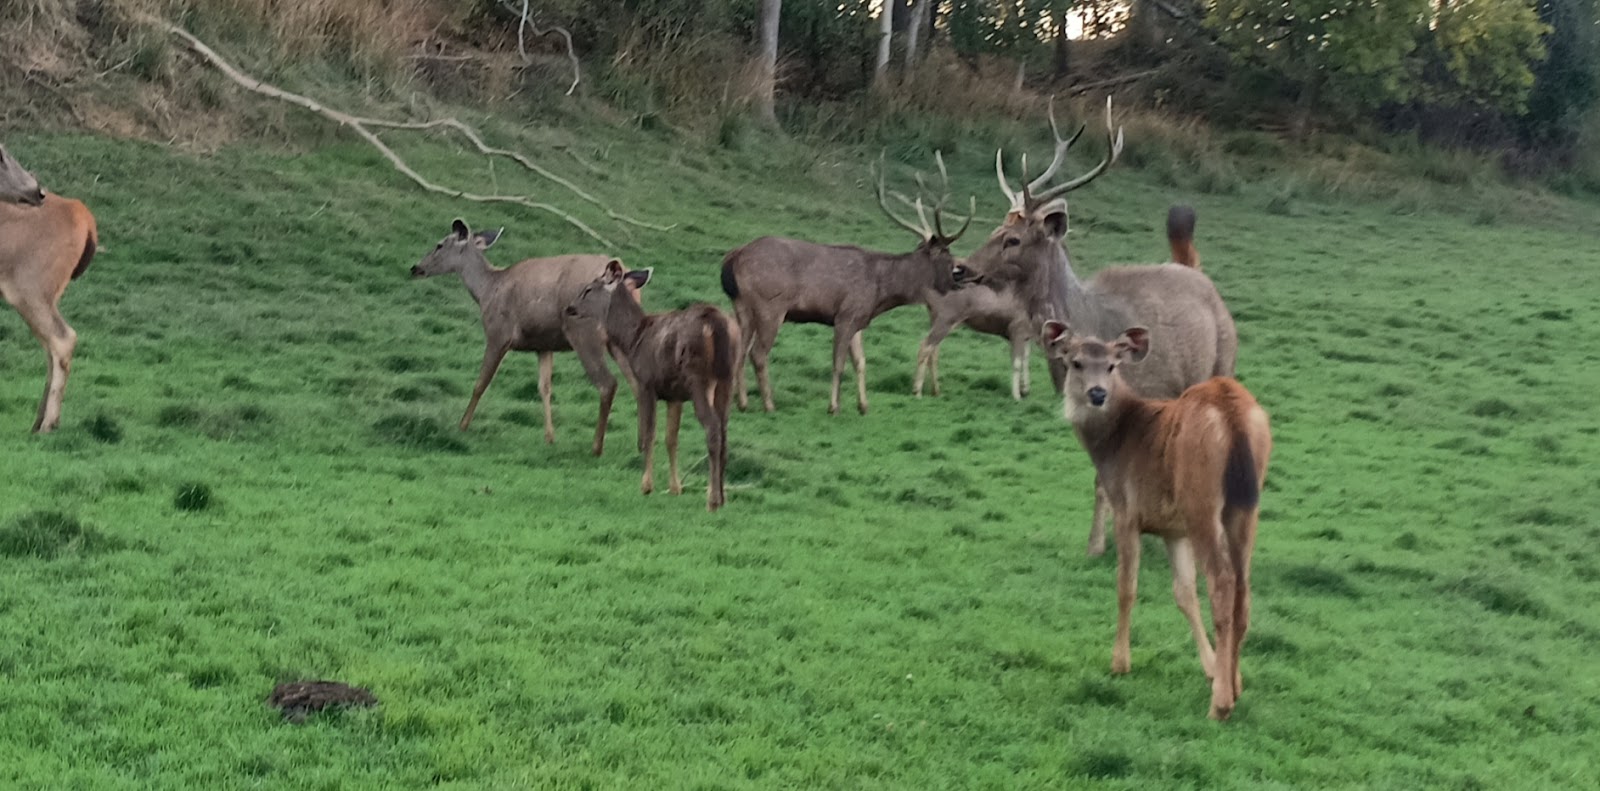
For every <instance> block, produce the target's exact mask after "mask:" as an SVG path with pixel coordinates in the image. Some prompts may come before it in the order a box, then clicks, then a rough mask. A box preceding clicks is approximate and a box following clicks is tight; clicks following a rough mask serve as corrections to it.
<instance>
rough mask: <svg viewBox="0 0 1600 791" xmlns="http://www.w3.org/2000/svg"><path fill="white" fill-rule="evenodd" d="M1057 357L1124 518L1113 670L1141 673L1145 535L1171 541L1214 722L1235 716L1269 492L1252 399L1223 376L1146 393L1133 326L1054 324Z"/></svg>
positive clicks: (1119, 531)
mask: <svg viewBox="0 0 1600 791" xmlns="http://www.w3.org/2000/svg"><path fill="white" fill-rule="evenodd" d="M1042 337H1043V338H1044V340H1045V342H1046V344H1047V348H1048V350H1049V353H1050V355H1051V357H1052V358H1053V359H1056V360H1059V361H1061V362H1062V363H1063V364H1064V365H1065V367H1066V369H1067V378H1066V392H1065V394H1064V396H1063V406H1064V411H1065V414H1066V416H1067V419H1068V420H1069V421H1070V422H1071V423H1072V427H1073V429H1074V431H1075V432H1076V434H1077V435H1078V440H1079V442H1080V443H1082V445H1083V447H1084V449H1085V450H1087V451H1088V453H1089V458H1090V459H1091V460H1092V461H1093V462H1094V466H1095V472H1096V475H1097V477H1098V478H1099V481H1100V483H1101V485H1102V486H1103V487H1104V490H1105V492H1106V494H1107V496H1108V498H1109V500H1110V503H1111V508H1112V510H1113V511H1114V512H1115V518H1116V529H1115V535H1116V544H1117V635H1116V641H1115V643H1114V644H1113V647H1112V652H1111V670H1112V672H1113V673H1126V672H1128V671H1129V670H1130V669H1131V667H1132V660H1131V655H1130V649H1129V630H1130V618H1131V615H1132V611H1133V602H1134V598H1135V589H1136V587H1137V585H1138V574H1139V549H1140V536H1141V535H1142V534H1144V533H1152V534H1155V535H1158V536H1161V537H1162V539H1164V540H1165V541H1166V545H1167V555H1168V558H1169V559H1170V561H1171V567H1172V593H1173V597H1174V598H1175V599H1176V600H1177V603H1178V609H1180V610H1181V611H1182V612H1183V615H1184V617H1185V618H1186V619H1187V620H1188V622H1189V628H1190V631H1191V632H1192V633H1193V635H1194V640H1195V644H1196V647H1197V648H1198V651H1199V654H1200V664H1201V667H1202V668H1203V669H1204V670H1205V672H1206V675H1207V676H1208V677H1210V678H1211V708H1210V716H1211V718H1212V719H1218V720H1222V719H1227V718H1228V715H1229V714H1230V713H1231V712H1232V711H1233V707H1234V704H1235V703H1236V702H1237V701H1238V699H1239V693H1240V691H1241V690H1242V689H1243V676H1242V675H1241V674H1240V672H1239V650H1240V648H1241V647H1242V646H1243V644H1244V639H1245V633H1246V631H1248V629H1249V626H1250V556H1251V552H1252V549H1253V548H1254V546H1255V537H1256V523H1257V520H1258V519H1259V517H1260V495H1261V489H1262V487H1263V486H1264V485H1265V484H1266V474H1267V457H1268V456H1269V455H1270V454H1271V451H1272V434H1271V430H1270V428H1269V426H1268V420H1267V413H1266V412H1265V411H1264V410H1262V408H1261V407H1260V405H1258V404H1257V403H1256V401H1255V399H1254V398H1253V397H1251V395H1250V392H1249V391H1248V390H1246V389H1245V388H1244V386H1242V385H1240V384H1239V383H1238V382H1236V381H1234V380H1233V379H1230V378H1227V377H1220V376H1219V377H1214V378H1211V379H1208V380H1206V381H1204V382H1201V383H1199V384H1196V385H1194V386H1193V387H1190V388H1188V389H1186V390H1184V391H1183V394H1182V395H1180V396H1178V397H1177V398H1176V399H1170V400H1157V399H1149V398H1144V397H1142V396H1140V395H1139V394H1138V393H1137V392H1136V390H1135V389H1134V387H1133V386H1132V384H1131V383H1130V382H1129V381H1128V379H1127V377H1126V375H1125V372H1126V371H1132V370H1137V369H1138V367H1139V365H1140V364H1141V361H1142V360H1144V359H1145V358H1146V355H1147V354H1149V353H1150V352H1151V350H1152V346H1153V341H1152V336H1151V334H1150V332H1149V331H1147V330H1146V329H1145V328H1143V327H1134V328H1132V329H1129V330H1126V331H1124V332H1123V333H1122V334H1121V335H1119V336H1118V337H1117V338H1116V340H1114V341H1111V342H1106V341H1102V340H1100V339H1099V338H1098V337H1094V336H1092V335H1074V334H1073V331H1072V330H1071V329H1069V328H1068V326H1067V325H1066V324H1063V323H1061V322H1058V321H1050V322H1046V323H1045V324H1044V327H1043V333H1042ZM1197 566H1198V568H1201V569H1204V570H1205V574H1206V590H1207V593H1208V594H1209V595H1210V598H1211V621H1212V627H1213V630H1214V632H1215V635H1216V648H1215V649H1214V650H1213V648H1212V646H1211V644H1210V642H1209V641H1208V640H1207V638H1206V630H1205V625H1204V624H1203V623H1202V622H1201V620H1200V603H1199V597H1198V595H1197V593H1196V588H1195V569H1196V568H1197Z"/></svg>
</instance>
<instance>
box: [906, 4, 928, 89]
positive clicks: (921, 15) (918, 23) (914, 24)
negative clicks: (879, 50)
mask: <svg viewBox="0 0 1600 791" xmlns="http://www.w3.org/2000/svg"><path fill="white" fill-rule="evenodd" d="M933 3H934V0H917V4H916V5H915V6H913V7H912V9H911V22H910V23H909V24H907V25H906V73H907V74H910V73H911V70H912V69H913V68H915V67H916V63H917V39H918V38H919V37H920V36H921V35H922V29H923V28H924V27H927V25H928V11H929V9H931V8H933Z"/></svg>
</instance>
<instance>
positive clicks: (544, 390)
mask: <svg viewBox="0 0 1600 791" xmlns="http://www.w3.org/2000/svg"><path fill="white" fill-rule="evenodd" d="M555 362H556V355H555V352H539V400H540V401H542V402H543V403H544V441H545V443H546V444H551V445H553V444H555V441H556V420H555V414H554V413H553V412H552V411H551V409H550V375H551V372H552V371H554V370H555Z"/></svg>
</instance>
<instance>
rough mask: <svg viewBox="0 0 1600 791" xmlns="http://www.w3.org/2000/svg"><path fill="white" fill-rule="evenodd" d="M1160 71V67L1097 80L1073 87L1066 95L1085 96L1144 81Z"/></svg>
mask: <svg viewBox="0 0 1600 791" xmlns="http://www.w3.org/2000/svg"><path fill="white" fill-rule="evenodd" d="M1160 71H1161V67H1157V68H1154V69H1145V70H1144V71H1136V72H1134V73H1132V74H1123V75H1120V76H1116V77H1112V78H1111V79H1108V80H1097V81H1095V82H1090V83H1085V84H1083V85H1074V86H1072V87H1071V88H1070V89H1068V90H1067V95H1068V96H1082V95H1083V94H1086V93H1088V92H1090V91H1093V90H1097V89H1100V88H1110V87H1113V86H1117V85H1123V84H1125V83H1130V82H1136V81H1138V80H1142V79H1144V78H1146V77H1148V76H1150V75H1152V74H1157V73H1159V72H1160Z"/></svg>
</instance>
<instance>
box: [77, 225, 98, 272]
mask: <svg viewBox="0 0 1600 791" xmlns="http://www.w3.org/2000/svg"><path fill="white" fill-rule="evenodd" d="M97 246H98V245H97V240H96V239H95V238H94V234H92V233H91V234H89V238H88V239H86V240H84V242H83V255H81V256H79V257H78V265H77V266H76V267H74V268H73V270H72V279H73V280H77V279H78V277H79V276H81V275H82V274H83V273H84V272H87V271H89V264H90V263H91V262H93V261H94V251H95V250H96V248H97Z"/></svg>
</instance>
